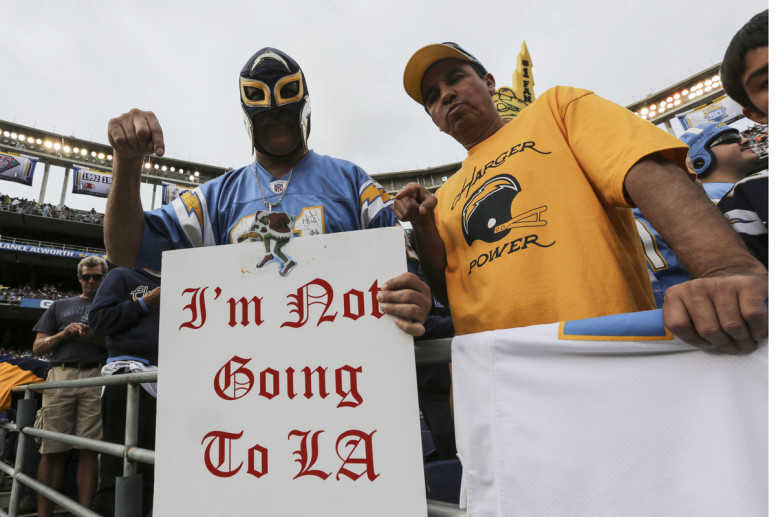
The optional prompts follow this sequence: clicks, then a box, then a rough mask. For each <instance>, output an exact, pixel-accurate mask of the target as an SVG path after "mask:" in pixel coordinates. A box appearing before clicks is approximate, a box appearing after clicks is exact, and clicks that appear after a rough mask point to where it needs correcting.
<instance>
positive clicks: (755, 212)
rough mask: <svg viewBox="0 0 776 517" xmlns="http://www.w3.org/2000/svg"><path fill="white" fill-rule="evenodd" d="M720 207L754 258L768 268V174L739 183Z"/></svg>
mask: <svg viewBox="0 0 776 517" xmlns="http://www.w3.org/2000/svg"><path fill="white" fill-rule="evenodd" d="M717 206H718V207H719V209H720V210H722V213H723V214H725V217H727V219H728V221H730V224H731V225H733V229H734V230H735V231H736V232H738V235H740V236H741V238H742V239H743V240H744V242H745V243H746V246H747V248H749V251H750V252H751V253H752V255H754V256H755V257H756V258H757V259H758V260H759V261H760V262H762V263H763V264H764V265H765V267H768V171H765V172H761V173H759V174H753V175H752V176H749V177H748V178H744V179H742V180H741V181H739V182H738V183H736V185H735V187H733V190H731V191H730V192H729V193H728V195H727V196H725V197H723V198H722V199H721V200H720V202H719V204H718V205H717Z"/></svg>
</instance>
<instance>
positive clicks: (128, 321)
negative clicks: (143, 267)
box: [89, 267, 159, 365]
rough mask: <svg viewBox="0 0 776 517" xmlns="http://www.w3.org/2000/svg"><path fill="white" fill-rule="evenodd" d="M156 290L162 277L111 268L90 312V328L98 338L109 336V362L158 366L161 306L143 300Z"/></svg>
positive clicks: (120, 268)
mask: <svg viewBox="0 0 776 517" xmlns="http://www.w3.org/2000/svg"><path fill="white" fill-rule="evenodd" d="M156 287H159V277H158V276H156V275H153V274H149V273H146V272H143V271H137V270H135V269H129V268H125V267H117V268H113V269H111V270H110V272H109V273H108V276H106V277H105V280H103V282H102V285H101V286H100V289H99V290H98V291H97V296H95V297H94V303H92V307H91V310H90V311H89V326H90V327H91V329H92V332H94V333H95V334H96V335H98V336H107V337H108V340H107V342H106V347H107V349H108V362H111V361H117V360H121V359H131V360H135V361H140V362H142V363H145V364H152V365H156V364H157V356H158V355H159V304H153V305H150V306H148V305H146V304H145V302H144V301H143V296H145V295H146V294H147V293H149V292H150V291H152V290H153V289H155V288H156Z"/></svg>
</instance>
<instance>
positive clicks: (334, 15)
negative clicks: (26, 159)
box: [0, 0, 768, 211]
mask: <svg viewBox="0 0 776 517" xmlns="http://www.w3.org/2000/svg"><path fill="white" fill-rule="evenodd" d="M2 4H3V5H2V19H3V37H2V39H3V43H2V45H0V62H2V64H3V66H4V73H3V80H2V82H0V92H1V94H2V95H1V96H0V99H2V100H1V101H0V119H1V120H10V121H15V122H17V123H19V124H24V125H28V126H34V127H37V128H40V129H45V130H53V131H57V132H60V133H63V134H65V135H73V136H76V137H78V138H83V139H88V140H95V141H98V142H102V143H107V137H106V127H107V123H108V120H109V119H110V118H112V117H114V116H117V115H119V114H121V113H122V112H125V111H127V110H129V109H130V108H132V107H138V108H141V109H147V110H152V111H154V112H155V113H156V114H157V116H158V117H159V119H160V121H161V124H162V127H163V129H164V134H165V141H166V146H167V155H168V156H171V157H175V158H179V159H185V160H191V161H195V162H204V163H208V164H213V165H220V166H223V167H238V166H241V165H244V164H246V163H248V162H249V161H250V160H251V159H252V155H251V150H250V147H251V145H250V142H249V139H248V136H247V133H246V131H245V128H244V127H243V123H242V114H241V109H240V102H239V90H238V74H239V71H240V69H241V68H242V66H243V65H244V63H245V62H246V61H247V59H248V58H249V57H250V56H251V55H252V54H253V53H254V52H255V51H256V50H258V49H259V48H261V47H264V46H274V47H277V48H279V49H281V50H283V51H285V52H286V53H288V54H289V55H291V56H292V57H293V58H294V59H296V60H297V62H299V64H300V65H301V66H302V69H303V71H304V73H305V76H306V78H307V83H308V86H309V89H310V97H311V102H312V133H311V136H310V145H311V147H312V148H313V149H315V150H316V151H317V152H319V153H322V154H329V155H332V156H336V157H339V158H345V159H348V160H350V161H353V162H355V163H357V164H359V165H361V166H362V167H363V168H364V169H365V170H366V171H367V172H368V173H370V174H378V173H385V172H393V171H401V170H407V169H419V168H425V167H429V166H434V165H441V164H445V163H451V162H455V161H458V160H461V159H462V158H463V157H464V155H465V153H464V151H463V149H462V148H461V147H460V146H459V144H457V143H456V142H455V141H453V140H452V139H451V138H450V137H449V136H447V135H444V134H442V133H440V132H439V131H438V130H437V129H436V127H435V126H434V125H433V124H432V122H431V121H430V119H429V118H428V116H427V115H426V114H425V112H424V111H423V109H422V108H421V107H420V106H419V105H417V104H415V103H414V102H413V101H412V100H411V99H410V98H409V97H408V96H407V95H406V93H405V92H404V89H403V87H402V73H403V70H404V66H405V64H406V62H407V60H408V59H409V57H410V56H411V55H412V53H413V52H414V51H415V50H417V49H418V48H420V47H421V46H423V45H426V44H428V43H435V42H440V41H456V42H458V43H459V44H460V45H461V46H462V47H463V48H465V49H467V50H468V51H469V52H471V53H472V54H474V55H475V56H477V57H478V58H479V59H480V61H482V62H483V64H485V66H486V67H487V68H488V70H489V71H490V72H491V73H493V74H494V76H495V77H496V83H497V85H498V86H511V77H512V71H513V70H514V68H515V64H516V61H515V60H516V56H517V53H518V51H519V50H520V44H521V42H522V41H523V40H525V41H526V43H527V45H528V49H529V51H530V53H531V57H532V58H533V62H534V77H535V81H536V86H535V92H536V94H537V95H538V94H540V93H541V92H543V91H545V90H546V89H548V88H550V87H552V86H554V85H556V84H564V85H572V86H578V87H582V88H587V89H590V90H593V91H595V92H596V93H598V94H599V95H601V96H603V97H606V98H609V99H611V100H613V101H615V102H617V103H619V104H622V105H627V104H630V103H632V102H634V101H637V100H640V99H642V98H644V97H646V96H647V95H649V94H650V93H653V92H657V91H659V90H662V89H663V88H666V87H668V86H670V85H671V84H673V83H675V82H678V81H680V80H682V79H684V78H686V77H688V76H690V75H692V74H694V73H697V72H699V71H701V70H703V69H705V68H708V67H709V66H711V65H713V64H715V63H717V62H719V61H721V59H722V55H723V54H724V51H725V48H726V47H727V44H728V43H729V41H730V39H731V37H732V36H733V34H734V33H735V32H736V31H737V30H738V29H739V28H740V27H741V26H742V25H743V24H744V23H746V21H747V20H749V18H751V17H752V16H753V15H754V14H756V13H758V12H760V11H762V10H763V9H766V8H767V7H768V3H767V0H749V1H747V2H743V3H731V2H730V1H729V0H728V1H723V0H703V1H695V2H687V1H682V0H650V1H646V0H625V1H623V0H618V1H606V0H585V1H571V0H559V1H557V2H547V1H525V2H521V1H514V2H489V3H485V2H476V1H472V0H466V1H463V0H429V1H426V0H412V1H406V0H393V1H383V0H379V1H372V0H295V1H275V2H269V1H264V0H254V1H240V0H234V1H232V0H221V1H201V0H180V1H179V0H171V1H165V0H158V1H153V2H152V1H123V2H116V1H104V0H94V1H86V0H83V1H70V2H62V1H53V0H41V1H37V2H31V1H29V0H4V1H3V2H2ZM52 170H53V169H52ZM62 178H63V173H62V172H61V171H59V172H58V174H57V173H52V176H51V180H50V184H49V187H48V188H47V192H46V198H45V199H44V201H46V202H52V203H58V202H59V196H60V192H61V182H62ZM41 179H42V167H41V168H40V170H39V171H38V173H37V174H36V180H37V181H36V182H35V184H34V186H33V187H24V186H21V185H16V184H13V183H11V182H7V181H0V192H2V193H7V194H10V195H12V196H18V197H27V198H30V199H36V200H37V199H38V196H39V193H40V182H41ZM57 182H58V183H57ZM69 190H70V188H69V186H68V191H69ZM66 204H67V205H68V206H71V207H76V208H84V209H89V208H92V207H95V208H96V209H97V210H98V211H104V207H105V201H104V200H103V199H100V198H95V197H91V196H85V195H75V194H71V193H68V194H67V198H66ZM144 204H147V206H146V208H150V196H148V195H147V194H146V196H145V198H144ZM157 204H158V201H157Z"/></svg>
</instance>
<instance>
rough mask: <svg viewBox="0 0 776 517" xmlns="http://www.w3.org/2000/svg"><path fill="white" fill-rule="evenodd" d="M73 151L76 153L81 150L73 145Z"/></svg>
mask: <svg viewBox="0 0 776 517" xmlns="http://www.w3.org/2000/svg"><path fill="white" fill-rule="evenodd" d="M73 152H74V153H75V154H78V153H80V152H81V150H80V149H79V148H77V147H73Z"/></svg>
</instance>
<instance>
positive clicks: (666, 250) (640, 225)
mask: <svg viewBox="0 0 776 517" xmlns="http://www.w3.org/2000/svg"><path fill="white" fill-rule="evenodd" d="M731 188H733V184H732V183H723V182H719V183H704V184H703V189H704V190H705V191H706V195H707V196H709V199H711V201H712V202H713V203H714V204H717V203H718V202H719V200H720V199H721V198H722V197H723V196H724V195H725V194H727V193H728V191H730V189H731ZM633 216H634V217H635V218H636V228H637V229H638V231H639V237H641V244H642V245H643V246H644V254H645V255H646V257H647V267H648V268H649V273H650V275H649V276H650V279H651V280H652V293H653V294H654V295H655V304H656V305H657V308H658V309H660V308H661V307H663V302H664V301H665V292H666V289H668V288H669V287H671V286H674V285H676V284H681V283H682V282H686V281H687V280H690V279H691V278H692V275H690V273H689V272H688V271H687V270H686V269H685V268H684V266H682V264H681V263H679V259H678V258H676V254H675V253H674V251H673V250H672V249H671V248H670V247H669V246H668V244H667V243H666V241H665V240H663V237H662V236H661V235H660V234H659V233H657V230H655V229H654V228H653V227H652V225H651V224H650V223H649V221H647V220H646V219H645V218H644V216H643V215H642V214H641V210H639V209H638V208H636V209H634V210H633Z"/></svg>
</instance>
